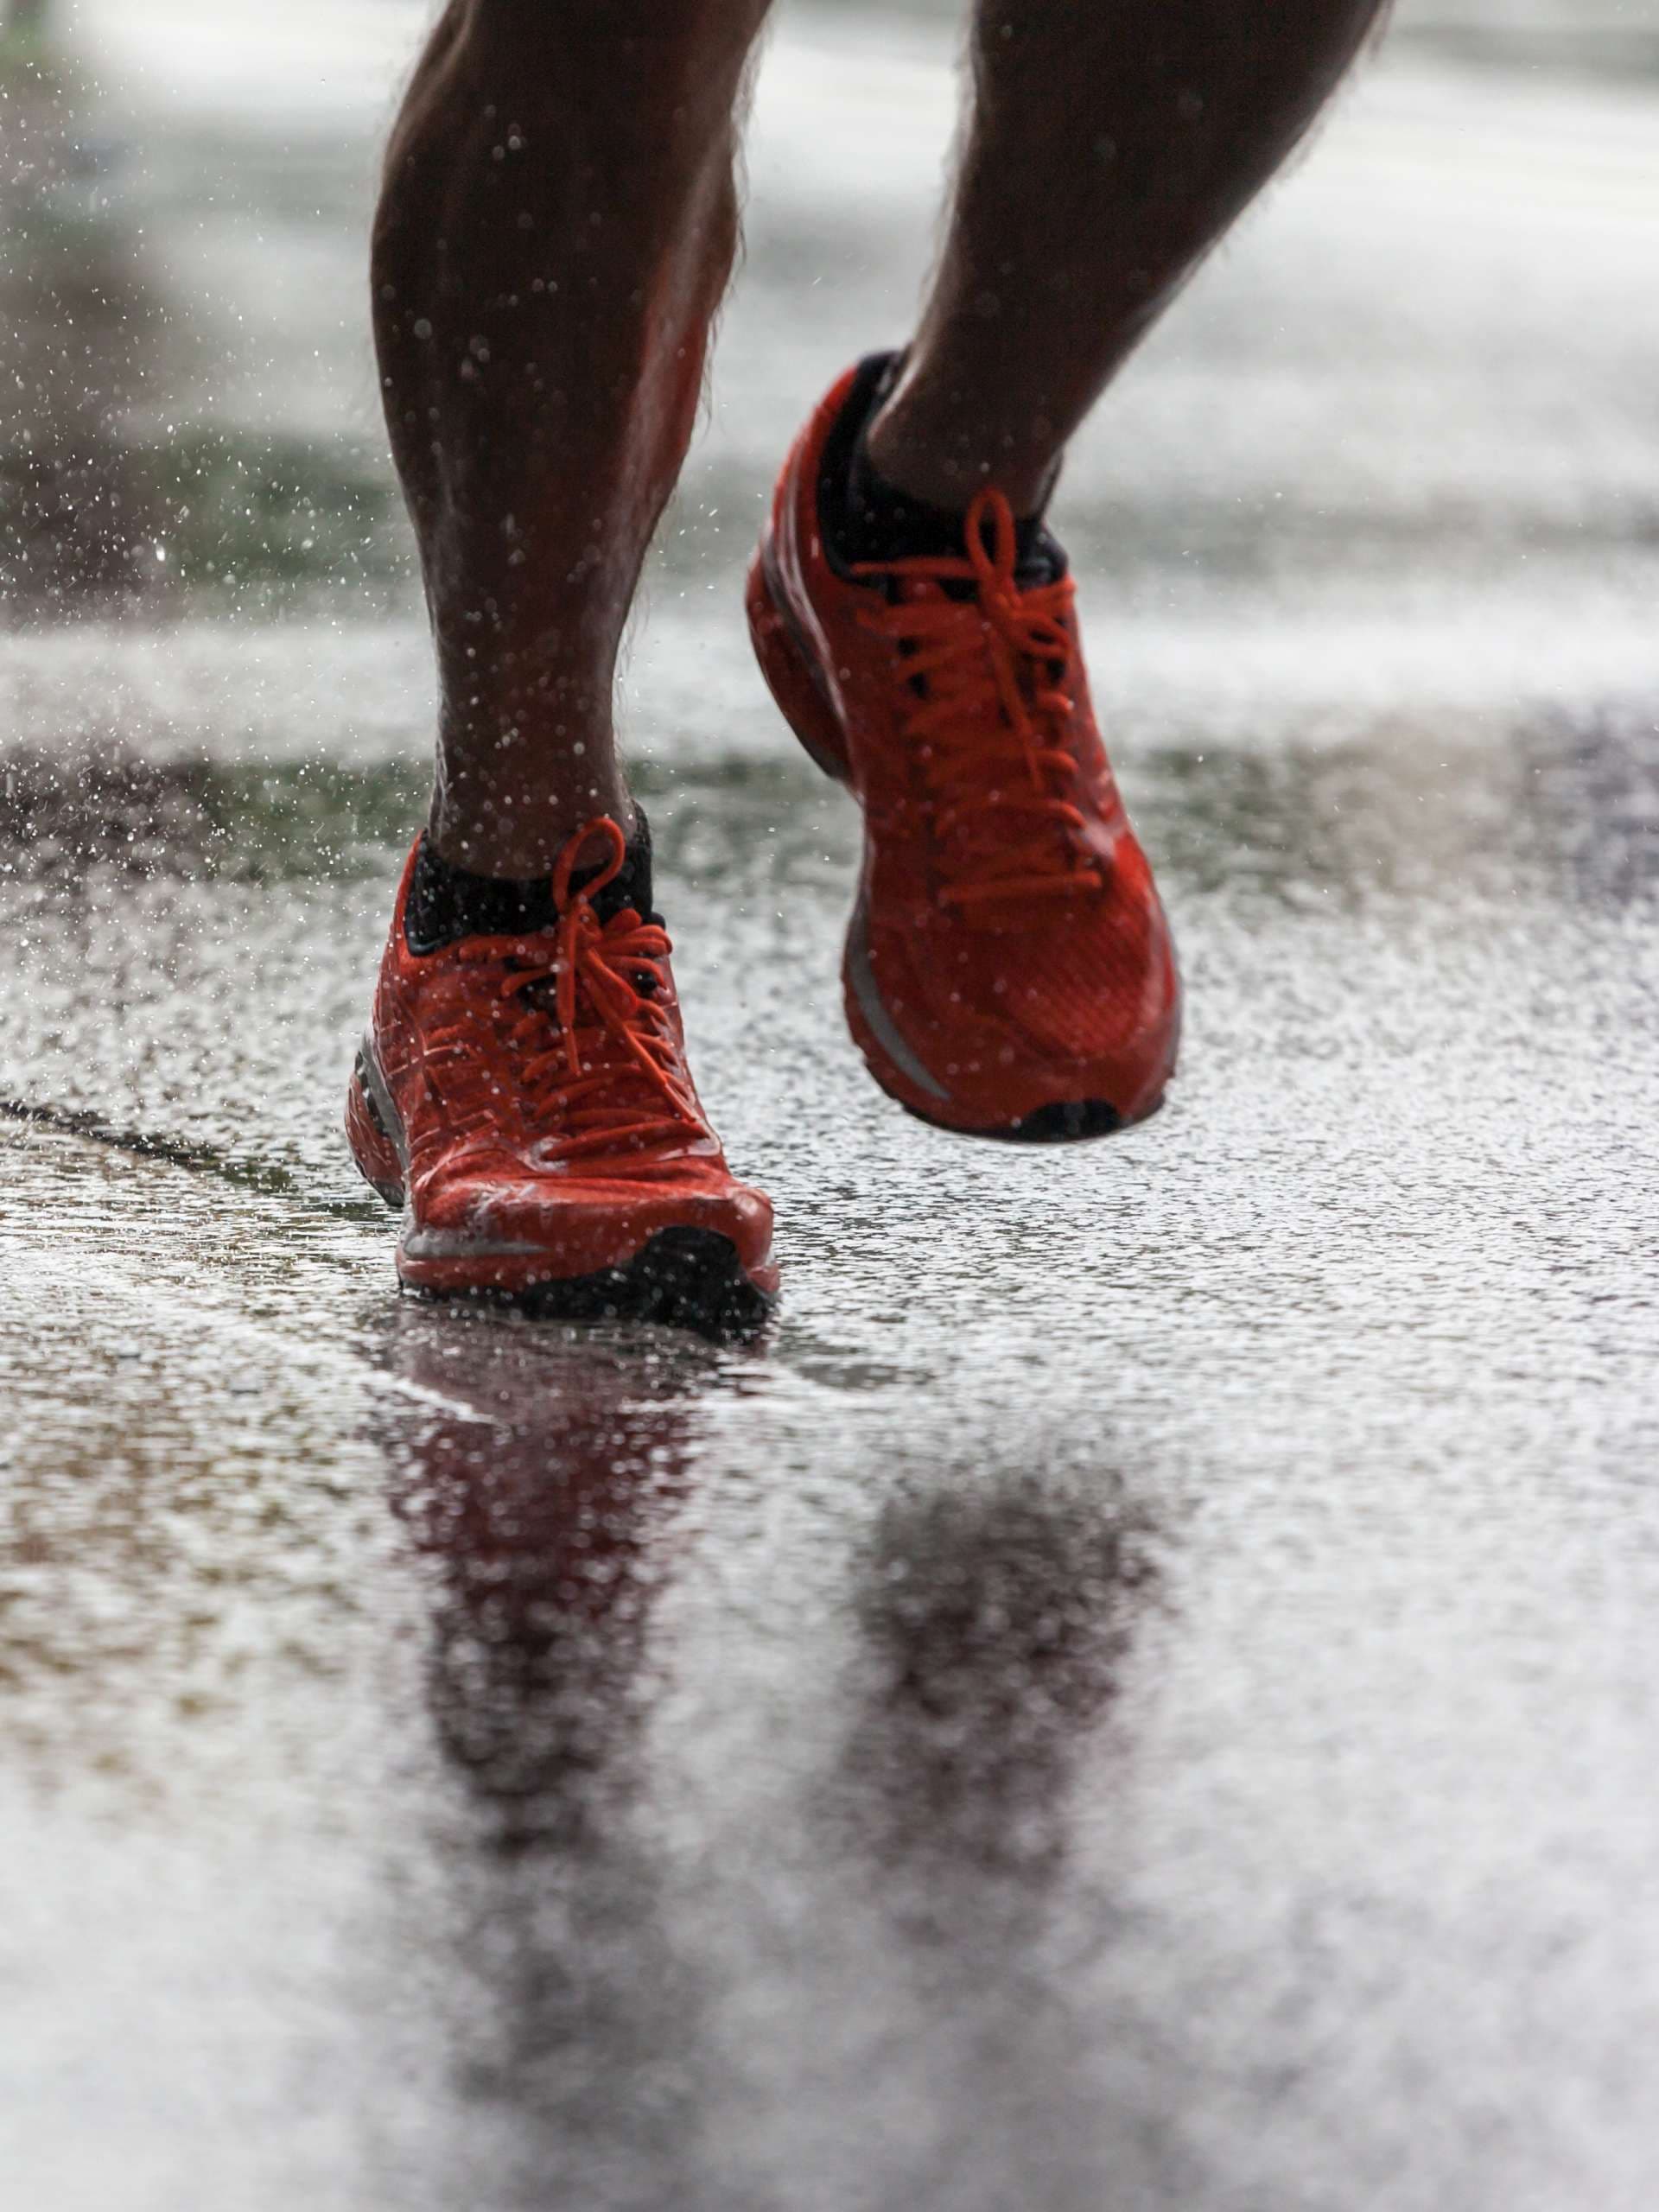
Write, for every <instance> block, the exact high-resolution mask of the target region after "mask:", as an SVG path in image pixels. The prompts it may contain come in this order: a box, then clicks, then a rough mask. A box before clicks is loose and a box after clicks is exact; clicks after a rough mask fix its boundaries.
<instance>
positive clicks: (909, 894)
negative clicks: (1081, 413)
mask: <svg viewBox="0 0 1659 2212" xmlns="http://www.w3.org/2000/svg"><path fill="white" fill-rule="evenodd" d="M879 368H880V362H879V361H874V360H873V361H871V362H868V363H866V364H865V365H863V367H862V368H861V369H860V370H857V371H855V372H850V373H849V375H848V376H846V377H843V378H842V380H841V382H840V383H839V384H838V385H836V387H835V388H834V390H833V391H831V392H830V393H829V397H827V398H826V399H825V400H824V402H823V405H822V406H821V407H820V408H819V410H818V412H817V415H816V416H814V418H813V420H812V421H811V423H810V424H809V425H808V427H807V429H806V430H805V432H804V435H802V437H801V439H800V441H799V442H798V444H797V446H796V448H795V450H794V452H793V453H792V454H791V456H790V458H789V461H788V462H787V464H786V465H785V469H784V473H783V476H782V478H781V479H780V480H779V486H778V490H777V494H776V498H775V499H774V502H773V505H772V516H771V519H770V522H769V524H768V525H767V528H766V535H765V537H764V539H763V541H762V543H761V548H760V554H759V556H757V558H756V561H755V563H754V567H753V571H752V572H751V575H750V579H749V620H750V626H751V629H752V631H753V637H754V643H755V649H756V652H757V653H758V654H759V656H760V664H761V668H762V670H763V671H764V672H765V674H766V680H767V682H768V683H770V685H771V687H772V693H773V696H775V697H776V699H777V701H778V703H779V706H780V707H781V708H782V709H783V711H784V714H785V716H786V717H787V718H788V720H789V721H790V722H791V725H792V727H793V728H794V729H795V732H796V734H797V735H798V737H799V738H800V740H801V742H802V743H803V744H804V746H805V747H806V749H807V751H808V752H809V753H810V754H811V755H812V757H813V759H814V760H817V763H818V765H819V766H821V767H822V768H823V769H824V770H825V771H826V772H828V773H829V774H830V775H832V776H835V777H837V778H838V779H840V780H841V781H842V782H843V783H846V784H848V785H849V786H850V787H851V789H852V790H853V791H854V792H855V795H856V797H857V798H858V799H859V802H860V804H861V805H862V807H863V809H864V816H865V846H864V866H863V874H862V877H861V882H860V887H859V893H858V903H857V905H856V906H855V909H854V913H853V919H852V925H851V928H850V929H849V932H848V938H847V949H846V958H845V963H844V966H843V979H844V984H845V995H846V1005H847V1018H848V1020H849V1024H850V1026H851V1028H852V1032H853V1035H854V1037H855V1039H856V1040H857V1042H858V1045H859V1046H860V1048H861V1051H862V1052H863V1054H864V1057H865V1059H866V1060H867V1061H868V1064H869V1067H870V1071H871V1073H872V1074H873V1075H874V1077H875V1079H876V1081H877V1082H878V1083H879V1084H880V1085H881V1087H882V1089H883V1090H886V1091H887V1092H889V1093H890V1094H891V1096H893V1097H894V1098H896V1099H897V1100H898V1101H899V1104H900V1105H902V1106H906V1107H908V1108H909V1109H910V1111H911V1112H912V1113H913V1114H916V1115H918V1116H920V1117H921V1118H922V1119H923V1120H925V1121H930V1122H938V1123H941V1124H943V1125H944V1127H946V1128H953V1129H960V1130H963V1131H966V1132H970V1133H973V1134H976V1135H984V1136H999V1137H1014V1138H1026V1139H1035V1140H1053V1139H1063V1138H1068V1137H1086V1136H1095V1135H1103V1134H1104V1133H1105V1132H1106V1131H1108V1130H1110V1129H1114V1128H1120V1127H1121V1126H1122V1125H1123V1124H1124V1123H1126V1122H1134V1121H1138V1120H1140V1119H1141V1118H1142V1117H1143V1116H1146V1115H1147V1114H1150V1113H1151V1112H1152V1111H1153V1110H1154V1108H1156V1106H1157V1105H1158V1104H1159V1103H1160V1100H1161V1098H1162V1096H1163V1093H1164V1085H1165V1084H1166V1081H1167V1080H1168V1077H1169V1076H1170V1073H1171V1071H1172V1070H1173V1066H1174V1061H1175V1047H1176V1039H1177V1036H1178V1033H1179V1026H1180V987H1179V982H1178V979H1177V976H1176V971H1175V963H1174V956H1173V950H1172V948H1171V944H1170V938H1169V931H1168V927H1167V925H1166V922H1165V920H1164V914H1163V909H1162V907H1161V906H1160V904H1159V900H1158V893H1157V892H1156V890H1155V889H1154V886H1153V880H1152V874H1151V870H1150V869H1149V868H1148V867H1147V860H1146V855H1144V854H1143V853H1142V851H1141V847H1140V846H1139V844H1138V843H1137V842H1136V841H1135V832H1134V831H1133V829H1131V828H1130V827H1129V822H1128V816H1127V815H1126V814H1125V812H1124V810H1123V805H1122V800H1121V799H1120V798H1119V797H1118V793H1117V786H1116V782H1115V781H1114V779H1113V776H1112V772H1111V768H1110V766H1109V764H1108V761H1107V759H1106V754H1105V751H1104V749H1103V747H1102V744H1101V741H1100V733H1099V730H1098V729H1097V728H1096V723H1095V718H1094V714H1093V711H1092V709H1091V708H1090V702H1089V689H1088V680H1087V677H1085V675H1084V668H1083V662H1082V658H1081V652H1080V647H1079V643H1078V638H1077V623H1076V619H1075V616H1074V613H1073V611H1072V584H1071V579H1070V578H1069V577H1068V576H1066V575H1065V573H1064V568H1063V563H1060V564H1059V573H1058V574H1050V575H1045V576H1044V577H1042V578H1041V579H1039V580H1033V579H1031V578H1029V577H1028V576H1027V575H1024V574H1022V573H1021V572H1020V569H1018V567H1017V565H1016V535H1015V528H1014V518H1013V515H1012V513H1011V512H1010V511H1009V508H1008V505H1007V501H1006V500H1005V499H1003V498H1002V497H1001V494H1000V493H996V492H982V493H980V494H979V496H978V497H977V498H976V499H975V501H974V503H973V505H972V506H971V507H970V509H969V512H968V516H967V520H966V524H965V528H964V531H963V547H962V550H961V552H960V553H959V554H955V555H950V556H944V557H937V556H927V557H923V558H915V557H907V558H899V559H889V560H884V561H882V562H880V563H867V562H850V563H849V562H844V561H843V562H840V563H838V562H837V560H836V556H835V552H834V549H833V548H832V547H831V546H830V545H829V543H827V536H828V533H827V531H826V528H825V526H824V518H823V513H822V512H821V505H820V500H821V493H822V491H823V485H824V483H825V482H827V481H829V480H832V476H833V472H834V471H835V470H836V469H837V468H841V467H844V465H845V463H844V457H842V458H838V456H837V448H838V447H843V446H847V445H849V442H850V441H849V437H848V434H847V433H848V423H849V422H850V421H851V419H852V417H853V416H855V414H856V413H857V411H858V410H859V409H860V407H861V406H868V395H869V391H870V389H871V385H872V372H874V371H875V370H878V369H879ZM843 418H845V419H843ZM1054 553H1055V556H1056V559H1057V562H1058V548H1056V549H1054Z"/></svg>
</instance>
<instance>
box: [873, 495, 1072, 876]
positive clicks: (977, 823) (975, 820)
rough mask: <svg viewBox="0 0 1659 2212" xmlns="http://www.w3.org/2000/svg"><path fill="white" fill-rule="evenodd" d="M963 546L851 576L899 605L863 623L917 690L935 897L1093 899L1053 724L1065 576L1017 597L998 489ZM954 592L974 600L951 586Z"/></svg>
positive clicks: (1068, 768)
mask: <svg viewBox="0 0 1659 2212" xmlns="http://www.w3.org/2000/svg"><path fill="white" fill-rule="evenodd" d="M965 537H966V544H967V550H966V554H965V556H940V557H935V556H909V557H906V558H905V559H903V560H899V561H884V562H880V563H874V562H872V563H864V564H861V566H860V567H859V568H857V569H855V570H854V574H855V575H870V576H880V577H884V578H885V577H890V576H896V577H897V578H899V583H900V589H901V594H902V596H901V597H900V599H899V601H898V603H897V604H895V605H893V606H889V607H881V608H880V609H876V608H871V609H868V610H867V611H865V612H863V613H861V614H860V616H859V620H860V621H861V624H862V625H863V626H864V627H865V628H866V629H868V630H871V631H874V632H876V634H878V635H879V636H881V637H884V638H888V639H893V641H894V642H895V643H897V644H899V645H900V646H902V647H903V648H904V650H905V660H904V669H905V673H906V677H909V678H911V679H912V683H913V686H914V689H915V690H916V692H917V701H916V704H915V706H914V708H913V709H912V711H911V712H910V714H909V715H907V716H906V722H905V733H906V737H907V738H908V739H909V740H910V741H912V742H913V743H914V744H915V745H916V746H917V747H918V750H919V752H920V756H921V758H922V760H923V763H924V767H925V773H926V776H927V779H928V783H929V785H930V788H931V791H932V793H933V801H932V813H931V822H932V828H933V834H934V836H935V838H936V840H937V841H938V845H939V847H940V849H941V855H942V857H943V858H944V864H945V865H946V866H947V867H948V868H950V874H951V878H952V880H950V882H949V883H947V884H946V886H945V887H944V891H943V893H942V896H943V897H944V899H947V900H948V901H949V902H950V904H951V905H953V906H978V905H982V904H984V903H986V902H988V901H990V900H993V899H1015V898H1018V899H1035V898H1048V897H1054V896H1057V895H1071V894H1074V893H1077V892H1079V891H1098V890H1099V888H1100V887H1101V884H1102V881H1103V877H1102V874H1101V869H1100V867H1099V864H1098V863H1097V862H1096V861H1093V860H1091V859H1087V858H1085V857H1084V855H1082V853H1081V852H1080V850H1079V849H1078V846H1077V832H1078V831H1079V830H1081V829H1084V827H1085V826H1086V825H1085V820H1084V815H1083V813H1082V812H1081V810H1079V809H1078V808H1077V806H1075V805H1074V804H1072V802H1071V799H1070V798H1067V797H1066V795H1065V793H1066V789H1067V787H1068V785H1071V784H1073V783H1075V781H1076V779H1077V761H1076V760H1074V759H1073V757H1072V755H1071V753H1070V752H1069V751H1068V750H1067V748H1066V747H1065V744H1064V742H1063V741H1061V734H1060V727H1059V726H1060V725H1061V724H1062V723H1063V722H1064V720H1065V717H1066V716H1067V715H1070V714H1071V699H1070V697H1069V696H1067V693H1066V691H1065V675H1066V672H1067V671H1069V669H1070V668H1071V659H1072V652H1073V646H1072V640H1071V631H1070V629H1069V628H1068V626H1067V622H1066V617H1067V615H1068V614H1069V613H1070V611H1071V601H1072V598H1073V596H1074V588H1073V585H1072V582H1071V578H1070V577H1069V576H1065V577H1062V578H1061V579H1060V580H1059V582H1058V583H1052V584H1039V585H1037V586H1035V587H1034V588H1033V589H1031V590H1028V591H1022V590H1021V589H1020V585H1019V582H1018V580H1017V576H1016V573H1015V564H1016V562H1017V558H1018V543H1019V541H1018V537H1017V535H1016V532H1015V529H1014V510H1013V509H1012V508H1011V507H1010V506H1009V505H1008V503H1007V499H1005V498H1004V497H1003V495H1002V493H1001V492H995V491H990V490H986V491H982V492H980V493H976V496H975V499H974V501H973V504H972V505H970V506H969V510H968V516H967V523H966V528H965ZM962 584H969V585H971V586H972V588H973V591H972V596H971V597H970V598H966V599H964V598H963V597H961V596H959V595H957V596H953V595H952V594H951V593H950V590H949V588H948V587H949V586H950V585H957V586H960V585H962Z"/></svg>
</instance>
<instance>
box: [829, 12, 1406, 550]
mask: <svg viewBox="0 0 1659 2212" xmlns="http://www.w3.org/2000/svg"><path fill="white" fill-rule="evenodd" d="M1381 5H1382V0H1274V5H1272V6H1270V7H1264V8H1256V9H1249V8H1240V7H1239V6H1238V5H1237V4H1236V0H979V10H978V16H977V20H976V26H975V31H974V41H973V64H974V84H975V95H976V96H975V103H974V109H973V114H972V118H971V121H970V124H969V131H968V137H967V143H966V146H965V149H964V152H963V162H962V168H961V174H960V176H959V178H958V181H957V191H956V200H955V204H954V207H953V210H952V214H951V220H950V231H949V235H948V237H947V239H946V243H945V247H944V254H943V257H942V258H941V261H940V264H939V268H938V274H937V276H936V277H935V280H934V283H933V285H932V288H931V296H930V297H929V299H928V301H927V303H926V306H925V311H924V314H923V316H922V320H921V325H920V328H919V330H918V334H917V336H916V340H915V342H914V344H913V345H912V348H911V351H910V355H909V359H908V361H907V363H906V369H905V373H904V375H903V377H902V378H900V380H899V384H898V385H897V388H896V389H895V391H893V395H892V396H891V397H890V398H889V399H888V401H887V404H886V406H885V408H884V409H883V410H882V411H881V412H880V415H879V416H877V418H876V419H875V420H874V423H872V425H871V428H870V430H869V434H868V452H869V455H870V459H871V461H872V462H873V463H874V467H875V468H876V469H877V470H878V471H879V473H880V475H881V476H882V477H883V478H885V479H886V480H887V481H888V482H889V483H891V484H893V485H895V486H899V488H900V489H902V490H904V491H907V492H909V493H911V494H912V496H913V497H915V498H918V499H926V500H928V501H930V502H931V504H933V505H936V506H943V507H956V508H958V509H960V508H962V507H964V506H965V505H966V504H967V502H968V500H969V499H970V498H971V497H972V496H973V493H975V491H976V490H977V489H978V487H979V486H981V485H982V484H983V483H987V482H995V484H996V485H997V486H998V487H999V488H1000V489H1001V490H1002V491H1003V492H1005V493H1007V497H1008V498H1009V499H1010V500H1011V501H1012V502H1013V504H1014V507H1015V510H1016V512H1026V513H1029V512H1033V510H1035V509H1036V508H1037V507H1038V506H1039V505H1041V503H1042V500H1043V498H1044V495H1045V493H1046V488H1047V486H1048V485H1049V484H1050V482H1051V481H1052V474H1053V470H1054V467H1055V465H1056V462H1057V461H1058V457H1059V455H1060V454H1061V453H1062V451H1063V450H1064V448H1065V442H1066V440H1067V439H1068V438H1069V437H1070V436H1071V433H1072V432H1073V431H1074V430H1075V429H1077V425H1078V424H1079V423H1081V422H1082V420H1083V418H1084V416H1085V415H1086V414H1087V413H1088V412H1089V410H1090V407H1091V406H1092V405H1093V404H1094V403H1095V401H1096V398H1097V397H1099V395H1100V393H1101V391H1102V390H1103V387H1104V385H1106V383H1107V380H1108V379H1109V377H1110V376H1111V375H1112V373H1113V372H1114V371H1115V370H1116V368H1117V367H1118V366H1119V365H1121V364H1122V361H1123V360H1124V359H1125V358H1126V357H1127V356H1128V353H1130V351H1131V350H1132V348H1133V347H1134V346H1135V344H1136V343H1137V341H1138V340H1140V339H1141V336H1142V335H1143V334H1145V332H1146V331H1147V329H1148V327H1150V326H1151V324H1152V323H1153V322H1154V321H1155V320H1156V319H1157V317H1158V315H1160V313H1161V312H1162V311H1163V309H1164V308H1166V306H1167V305H1168V303H1169V302H1170V301H1171V300H1172V299H1173V296H1175V294H1176V292H1177V291H1178V290H1179V289H1180V287H1181V285H1182V283H1184V282H1185V279H1186V277H1188V276H1190V275H1191V273H1192V270H1194V269H1195V268H1196V267H1197V265H1198V263H1199V262H1200V261H1201V260H1202V259H1203V257H1204V256H1205V253H1207V252H1208V251H1209V249H1210V248H1211V246H1212V245H1214V244H1215V243H1216V241H1217V239H1218V238H1220V237H1221V236H1222V235H1223V233H1224V232H1225V231H1226V230H1227V228H1228V226H1229V225H1230V224H1231V223H1232V221H1233V220H1234V219H1235V218H1236V216H1237V215H1238V213H1239V212H1240V211H1241V209H1243V207H1244V206H1245V205H1246V204H1247V202H1248V201H1249V200H1250V199H1251V198H1252V197H1253V196H1254V194H1255V193H1256V192H1257V191H1258V190H1259V189H1260V188H1261V187H1262V185H1263V184H1264V183H1265V182H1266V181H1267V180H1268V178H1269V177H1270V176H1271V175H1273V173H1274V170H1275V169H1276V168H1278V167H1279V166H1280V164H1281V162H1283V161H1284V160H1285V158H1286V156H1287V155H1288V154H1289V153H1290V151H1291V149H1293V148H1294V146H1295V144H1296V143H1297V141H1298V140H1299V139H1300V137H1302V135H1303V133H1304V132H1305V131H1306V130H1307V129H1308V127H1309V125H1310V124H1312V122H1313V119H1314V118H1315V116H1316V115H1317V114H1318V113H1319V109H1320V108H1321V106H1322V105H1324V103H1325V100H1326V99H1328V98H1329V96H1330V94H1331V93H1332V91H1333V89H1334V88H1335V86H1336V85H1337V82H1338V79H1340V77H1341V76H1342V74H1343V72H1344V70H1345V69H1346V68H1347V67H1348V65H1349V63H1350V62H1351V60H1352V59H1353V57H1354V54H1355V53H1356V52H1357V49H1358V47H1359V45H1360V43H1361V41H1362V40H1363V38H1364V35H1365V33H1366V31H1367V29H1369V27H1370V25H1371V23H1372V22H1374V21H1375V20H1376V16H1377V15H1378V14H1379V12H1380V8H1381Z"/></svg>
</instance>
